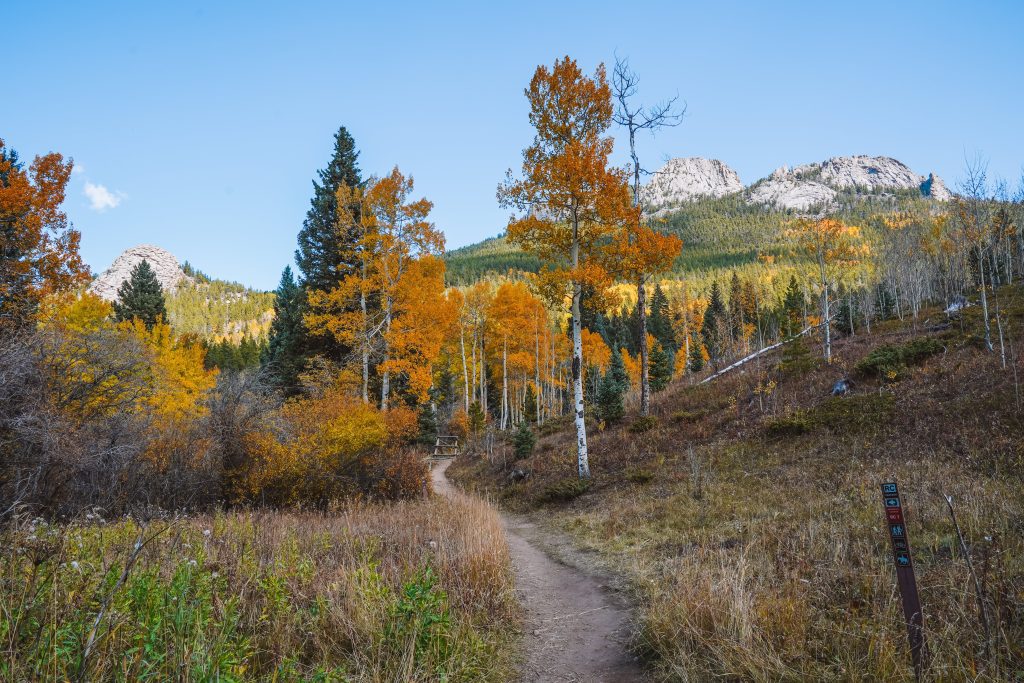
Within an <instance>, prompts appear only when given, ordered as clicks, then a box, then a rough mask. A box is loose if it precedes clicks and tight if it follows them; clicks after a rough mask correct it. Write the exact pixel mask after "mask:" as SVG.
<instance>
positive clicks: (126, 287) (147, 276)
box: [114, 259, 167, 330]
mask: <svg viewBox="0 0 1024 683" xmlns="http://www.w3.org/2000/svg"><path fill="white" fill-rule="evenodd" d="M114 317H115V318H116V319H117V321H118V322H121V321H124V320H134V319H135V318H138V319H139V320H141V321H142V322H143V323H144V324H145V325H146V329H150V330H151V329H153V325H156V323H157V321H159V320H166V319H167V308H166V307H165V305H164V289H163V287H161V286H160V281H159V280H157V279H156V273H155V272H153V268H152V267H150V265H149V261H146V260H145V259H143V260H142V261H140V262H139V263H137V264H135V267H134V268H132V272H131V275H129V276H128V279H127V280H125V281H124V282H122V283H121V286H120V287H119V288H118V290H117V300H116V301H114Z"/></svg>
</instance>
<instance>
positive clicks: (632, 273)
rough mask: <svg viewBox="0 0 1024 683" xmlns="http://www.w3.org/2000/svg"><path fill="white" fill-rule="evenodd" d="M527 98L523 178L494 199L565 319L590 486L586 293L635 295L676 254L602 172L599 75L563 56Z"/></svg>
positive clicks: (605, 142)
mask: <svg viewBox="0 0 1024 683" xmlns="http://www.w3.org/2000/svg"><path fill="white" fill-rule="evenodd" d="M526 97H527V100H528V101H529V103H530V123H532V124H533V126H534V129H535V137H534V140H533V143H532V144H531V145H530V146H528V147H527V148H526V149H525V150H523V164H522V171H521V176H520V177H519V178H515V177H513V176H512V174H511V172H510V173H509V177H508V179H507V180H506V182H505V183H504V184H503V185H502V186H501V187H500V188H499V190H498V199H499V201H500V202H501V203H502V205H503V206H506V207H508V208H511V209H513V210H516V211H518V213H519V216H513V217H512V218H511V219H510V221H509V224H508V238H509V240H511V241H512V242H513V243H514V244H516V245H518V246H519V247H521V248H523V249H524V250H526V251H528V252H532V253H534V254H536V255H537V256H538V257H539V258H540V259H541V261H542V263H543V264H544V265H543V268H542V270H541V272H540V274H539V275H538V278H537V282H538V290H539V291H540V292H541V293H542V295H543V296H544V298H545V299H546V300H547V301H548V302H549V303H550V304H551V305H552V306H554V307H557V308H561V309H565V308H566V307H568V309H569V313H570V315H571V324H572V340H573V356H572V365H571V367H572V381H573V412H574V417H575V421H576V436H577V471H578V473H579V476H580V478H588V477H589V476H590V464H589V459H588V456H587V431H586V420H585V406H584V393H583V368H584V367H585V366H584V358H583V335H582V330H581V321H580V317H581V297H582V295H583V292H584V290H585V289H586V290H587V291H591V292H594V293H595V295H596V298H598V299H600V298H601V297H602V296H603V294H604V292H605V291H606V290H607V289H608V287H609V286H610V285H611V284H612V282H613V280H614V279H615V278H616V277H628V278H629V279H630V280H632V281H639V282H640V283H641V286H642V283H643V282H644V280H645V278H646V276H647V275H648V274H649V273H651V272H652V271H656V270H662V269H665V268H667V267H668V266H670V265H671V263H672V261H673V260H674V259H675V257H676V256H678V254H679V249H680V247H681V246H682V245H681V243H680V242H679V240H678V239H675V238H670V237H664V236H661V235H658V234H657V233H655V232H653V231H652V230H650V229H649V228H647V227H645V226H643V225H642V223H641V213H640V212H641V209H640V206H639V205H638V204H636V203H635V202H634V201H633V197H632V195H631V193H630V190H629V181H628V173H627V172H626V170H625V169H621V168H615V167H612V166H610V164H609V155H610V154H611V152H612V147H613V140H612V138H611V137H610V136H609V135H608V130H609V128H610V126H611V124H612V114H613V105H612V91H611V88H610V87H609V85H608V80H607V77H606V74H605V69H604V66H599V67H598V68H597V71H596V72H595V73H594V75H593V77H588V76H586V75H585V74H583V72H582V71H581V70H580V68H579V66H578V65H577V64H576V62H575V61H573V60H572V59H570V58H568V57H565V58H564V59H561V60H557V61H556V62H555V64H554V67H553V68H551V69H549V68H548V67H546V66H541V67H538V68H537V71H536V72H535V74H534V76H533V80H532V81H531V82H530V86H529V87H528V88H527V89H526Z"/></svg>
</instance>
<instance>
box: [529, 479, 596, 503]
mask: <svg viewBox="0 0 1024 683" xmlns="http://www.w3.org/2000/svg"><path fill="white" fill-rule="evenodd" d="M589 490H590V480H589V479H577V478H573V479H563V480H561V481H557V482H555V483H554V484H549V485H548V486H546V487H544V490H543V491H541V493H540V497H539V500H540V502H541V503H567V502H569V501H570V500H573V499H575V498H579V497H580V496H582V495H583V494H584V493H586V492H587V491H589Z"/></svg>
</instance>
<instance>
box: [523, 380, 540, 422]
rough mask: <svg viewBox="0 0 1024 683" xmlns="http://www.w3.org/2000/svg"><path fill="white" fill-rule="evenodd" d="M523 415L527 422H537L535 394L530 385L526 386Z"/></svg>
mask: <svg viewBox="0 0 1024 683" xmlns="http://www.w3.org/2000/svg"><path fill="white" fill-rule="evenodd" d="M523 413H524V416H525V417H526V421H527V422H536V421H537V392H535V391H534V390H533V385H532V384H527V385H526V399H525V400H524V401H523Z"/></svg>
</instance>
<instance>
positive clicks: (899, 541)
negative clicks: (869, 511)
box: [882, 481, 926, 681]
mask: <svg viewBox="0 0 1024 683" xmlns="http://www.w3.org/2000/svg"><path fill="white" fill-rule="evenodd" d="M882 502H883V504H884V505H885V522H886V527H887V528H888V530H889V539H890V540H891V541H892V556H893V562H894V563H895V565H896V582H897V584H898V585H899V588H900V597H901V598H902V599H903V617H904V620H905V621H906V623H907V637H908V638H909V640H910V658H911V660H912V661H913V663H914V676H915V677H916V678H917V680H919V681H920V680H921V676H922V675H923V673H924V660H925V657H926V652H925V647H924V615H923V613H922V612H921V598H920V597H919V596H918V594H917V578H916V577H915V575H914V561H913V559H912V558H911V556H910V537H909V536H908V534H907V524H906V519H905V518H904V516H903V499H902V497H901V496H900V489H899V486H898V485H897V484H896V482H894V481H892V482H886V483H884V484H882Z"/></svg>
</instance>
